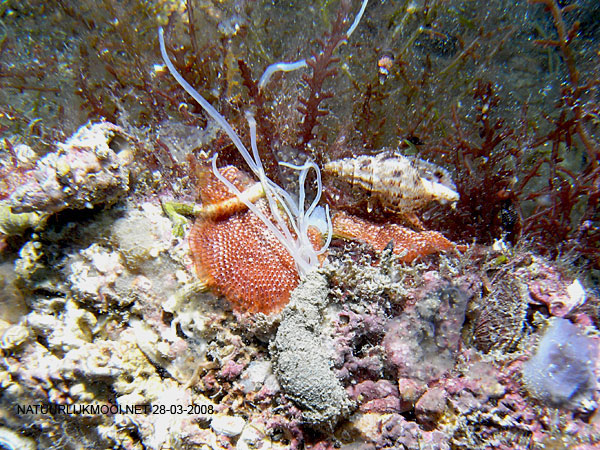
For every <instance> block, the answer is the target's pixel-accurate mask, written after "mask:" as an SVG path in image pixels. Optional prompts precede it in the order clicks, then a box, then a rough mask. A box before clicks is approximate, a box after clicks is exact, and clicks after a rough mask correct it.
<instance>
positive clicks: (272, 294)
mask: <svg viewBox="0 0 600 450" xmlns="http://www.w3.org/2000/svg"><path fill="white" fill-rule="evenodd" d="M220 172H221V174H222V175H223V176H224V177H225V178H226V179H227V180H229V181H231V182H232V183H233V184H234V185H235V186H236V187H237V188H238V189H239V190H240V191H244V190H246V189H248V188H250V187H251V186H253V185H254V184H255V182H254V181H253V180H252V179H251V178H250V177H248V175H246V174H245V173H244V172H242V171H240V170H238V169H236V168H235V167H233V166H228V167H225V168H222V169H220ZM200 193H201V197H202V202H203V209H205V210H207V211H210V214H202V213H201V215H200V217H199V218H198V219H197V220H196V222H195V223H194V225H193V227H192V230H191V233H190V249H191V252H192V257H193V260H194V263H195V265H196V270H197V272H198V275H199V276H200V278H201V279H202V280H203V281H204V282H206V284H207V285H208V286H210V287H211V288H213V289H215V290H216V291H217V292H218V293H219V294H221V295H224V296H225V297H226V298H227V300H229V302H230V303H231V304H232V306H233V308H234V309H235V310H236V311H239V312H249V313H258V312H261V313H265V314H271V313H273V312H277V311H279V310H280V309H281V308H283V306H285V305H286V304H287V302H288V301H289V299H290V292H291V291H292V290H293V289H294V288H295V287H296V286H297V285H298V283H299V280H300V278H299V276H298V271H297V269H296V265H295V263H294V259H293V258H292V256H291V255H290V253H289V252H288V251H287V250H286V248H285V247H284V246H283V245H282V244H281V243H280V242H279V241H278V239H277V238H276V237H275V235H274V234H273V233H272V232H271V231H270V230H269V229H268V228H267V226H266V225H265V224H264V223H263V222H262V221H261V220H260V219H259V218H258V217H257V216H256V215H254V213H252V212H251V211H249V210H248V209H247V208H245V206H244V205H243V204H241V202H238V203H237V205H236V202H235V199H234V197H235V196H234V195H233V194H232V193H230V192H229V190H228V189H227V188H226V187H225V186H224V185H223V184H222V183H221V182H220V181H218V180H217V179H216V177H215V176H214V175H213V174H212V172H210V171H206V172H204V173H202V174H201V177H200ZM232 200H234V201H232ZM254 203H255V205H256V206H257V207H258V208H259V209H260V210H261V211H262V212H263V214H265V216H267V217H268V218H272V215H271V212H270V210H269V207H268V205H267V202H266V200H265V199H264V198H261V199H259V200H257V201H255V202H254ZM232 205H236V206H232ZM221 206H222V207H221Z"/></svg>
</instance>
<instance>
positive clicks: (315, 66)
mask: <svg viewBox="0 0 600 450" xmlns="http://www.w3.org/2000/svg"><path fill="white" fill-rule="evenodd" d="M349 9H350V3H349V2H347V1H342V2H341V4H340V8H339V10H338V13H337V18H336V20H335V22H334V23H333V25H332V27H331V31H330V32H329V33H327V34H326V35H325V36H324V39H322V40H319V41H318V44H319V46H320V47H321V51H320V52H319V53H317V54H315V53H313V55H312V57H311V58H310V59H308V60H307V61H306V62H307V64H308V66H309V67H310V68H311V69H312V75H310V76H309V75H307V74H304V75H302V80H303V81H304V83H305V84H306V86H307V87H308V89H309V92H308V96H307V97H306V98H303V97H298V100H299V101H300V103H301V104H302V106H300V107H298V111H300V113H301V114H302V116H303V118H302V122H301V123H300V130H299V132H298V137H299V139H298V142H297V144H296V148H297V149H298V150H300V151H302V150H304V149H305V147H306V145H307V144H308V143H309V142H310V141H312V140H313V139H315V138H316V137H317V136H316V134H315V131H314V129H315V127H316V126H317V125H318V124H319V117H322V116H325V115H327V113H328V111H327V110H326V109H323V108H322V107H321V102H322V101H323V100H325V99H328V98H331V97H333V93H332V92H329V91H324V90H323V83H324V82H325V80H326V79H327V78H329V77H331V76H333V75H334V74H335V73H336V69H334V68H331V67H330V66H331V64H333V63H335V62H337V61H338V59H337V58H334V56H333V53H334V52H335V50H336V49H337V48H338V46H339V45H340V44H341V43H342V42H343V41H344V40H345V39H346V25H347V16H348V12H349Z"/></svg>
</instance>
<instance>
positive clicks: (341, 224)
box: [333, 212, 455, 263]
mask: <svg viewBox="0 0 600 450" xmlns="http://www.w3.org/2000/svg"><path fill="white" fill-rule="evenodd" d="M333 234H334V235H335V236H339V237H343V238H347V239H355V240H358V241H362V242H366V243H367V244H369V245H371V246H372V247H373V248H374V249H375V250H377V251H382V250H383V249H385V247H386V246H387V245H388V244H389V243H390V241H393V251H394V253H395V254H396V255H400V261H402V262H407V263H409V262H413V261H415V260H416V259H418V258H421V257H424V256H427V255H431V254H433V253H439V252H443V251H447V250H453V249H454V248H455V246H454V244H453V243H452V242H451V241H449V240H448V239H446V238H445V237H444V236H442V235H441V234H440V233H438V232H437V231H421V232H417V231H413V230H411V229H410V228H406V227H403V226H400V225H398V224H395V223H386V224H383V225H380V224H376V223H373V222H369V221H368V220H364V219H361V218H359V217H356V216H352V215H350V214H347V213H344V212H340V213H337V214H336V215H335V216H334V218H333Z"/></svg>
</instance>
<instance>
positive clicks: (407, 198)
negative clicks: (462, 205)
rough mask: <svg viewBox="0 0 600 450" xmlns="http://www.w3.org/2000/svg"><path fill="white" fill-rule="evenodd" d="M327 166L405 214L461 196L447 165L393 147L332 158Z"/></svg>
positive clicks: (370, 206)
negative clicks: (373, 153) (438, 164)
mask: <svg viewBox="0 0 600 450" xmlns="http://www.w3.org/2000/svg"><path fill="white" fill-rule="evenodd" d="M323 170H324V171H325V172H326V173H329V174H332V175H334V176H336V177H337V178H339V179H341V180H343V181H344V182H346V183H348V184H350V186H351V188H352V189H359V190H360V191H362V192H364V193H365V194H366V195H368V196H370V200H371V199H372V200H377V201H378V202H379V203H380V204H381V205H382V206H383V208H384V209H385V210H389V211H393V212H395V213H398V214H401V215H411V214H413V213H414V212H415V211H417V210H419V209H421V208H423V207H424V206H426V205H427V204H428V203H430V202H432V201H437V202H440V203H447V202H450V203H453V204H454V203H456V202H457V201H458V199H459V195H458V192H456V186H455V185H454V183H453V182H452V180H451V178H450V174H449V173H448V172H447V171H446V170H445V169H443V168H441V167H438V166H436V165H435V164H432V163H429V162H427V161H423V160H421V159H418V158H415V157H408V156H404V155H402V154H400V153H397V152H395V151H391V150H387V151H384V152H382V153H379V154H377V155H375V156H368V155H362V156H357V157H354V158H344V159H340V160H337V161H331V162H329V163H327V164H325V167H324V168H323ZM369 208H370V209H372V203H371V201H369Z"/></svg>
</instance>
